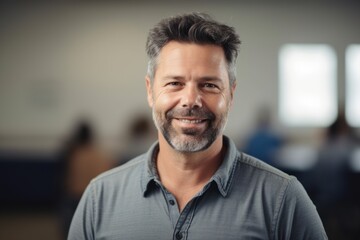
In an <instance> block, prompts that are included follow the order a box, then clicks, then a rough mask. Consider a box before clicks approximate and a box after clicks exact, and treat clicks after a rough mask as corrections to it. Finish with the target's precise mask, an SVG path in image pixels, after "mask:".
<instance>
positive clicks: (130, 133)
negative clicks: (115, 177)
mask: <svg viewBox="0 0 360 240" xmlns="http://www.w3.org/2000/svg"><path fill="white" fill-rule="evenodd" d="M155 140H156V129H155V128H154V125H153V123H152V120H151V116H148V115H146V114H138V115H136V116H134V117H133V118H131V120H130V122H129V124H128V128H127V133H126V136H124V137H122V138H121V142H122V144H123V145H124V146H123V147H122V149H121V150H120V151H119V153H118V154H117V155H118V156H119V159H120V160H119V164H120V165H121V164H124V163H125V162H127V161H129V160H130V159H132V158H134V157H136V156H137V155H139V154H141V153H143V152H145V151H146V150H147V149H148V148H149V147H150V146H151V145H152V143H153V142H154V141H155Z"/></svg>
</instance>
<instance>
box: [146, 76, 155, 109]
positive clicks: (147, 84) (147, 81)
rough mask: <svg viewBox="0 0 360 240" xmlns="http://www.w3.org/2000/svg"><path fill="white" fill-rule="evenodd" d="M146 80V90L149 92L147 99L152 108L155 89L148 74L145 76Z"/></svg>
mask: <svg viewBox="0 0 360 240" xmlns="http://www.w3.org/2000/svg"><path fill="white" fill-rule="evenodd" d="M145 82H146V92H147V101H148V104H149V106H150V107H151V108H152V107H153V104H154V101H153V95H152V93H153V91H152V87H151V80H150V77H149V76H148V75H146V77H145Z"/></svg>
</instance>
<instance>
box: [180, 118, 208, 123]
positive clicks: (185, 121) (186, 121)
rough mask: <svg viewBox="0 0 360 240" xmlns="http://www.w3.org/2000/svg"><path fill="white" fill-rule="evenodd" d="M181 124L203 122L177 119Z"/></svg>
mask: <svg viewBox="0 0 360 240" xmlns="http://www.w3.org/2000/svg"><path fill="white" fill-rule="evenodd" d="M179 120H180V121H181V122H184V123H201V122H202V121H203V120H189V119H179Z"/></svg>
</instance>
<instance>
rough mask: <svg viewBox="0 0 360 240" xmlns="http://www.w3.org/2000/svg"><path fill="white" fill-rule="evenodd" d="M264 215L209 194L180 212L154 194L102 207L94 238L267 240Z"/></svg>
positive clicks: (267, 225) (262, 210)
mask: <svg viewBox="0 0 360 240" xmlns="http://www.w3.org/2000/svg"><path fill="white" fill-rule="evenodd" d="M122 199H123V198H122ZM115 201H116V200H115ZM111 206H112V207H111ZM267 212H268V210H267V209H265V207H262V205H261V204H260V205H259V204H256V203H254V202H250V201H248V200H246V199H243V200H241V199H240V198H224V197H222V196H221V195H220V194H219V193H218V192H214V191H211V190H209V191H207V192H206V193H205V194H203V195H201V196H197V197H194V198H193V199H191V200H190V201H189V202H188V204H186V206H185V207H184V209H183V210H182V211H181V212H179V210H178V206H177V202H176V200H175V198H174V197H173V196H172V195H171V194H170V193H168V194H166V193H163V192H162V191H157V192H154V193H152V194H151V195H150V196H147V197H145V198H144V197H142V196H139V197H138V198H132V199H131V201H128V202H127V201H122V202H117V203H116V202H113V203H107V204H106V205H104V206H102V211H99V214H98V217H97V218H96V226H97V227H96V237H97V239H117V240H118V239H134V240H141V239H167V240H169V239H174V240H180V239H194V240H195V239H199V240H202V239H209V240H211V239H270V237H269V235H270V227H271V216H267V215H268V214H267ZM264 236H265V237H264Z"/></svg>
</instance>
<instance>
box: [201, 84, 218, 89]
mask: <svg viewBox="0 0 360 240" xmlns="http://www.w3.org/2000/svg"><path fill="white" fill-rule="evenodd" d="M203 87H205V88H218V86H216V85H215V84H212V83H204V85H203Z"/></svg>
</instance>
